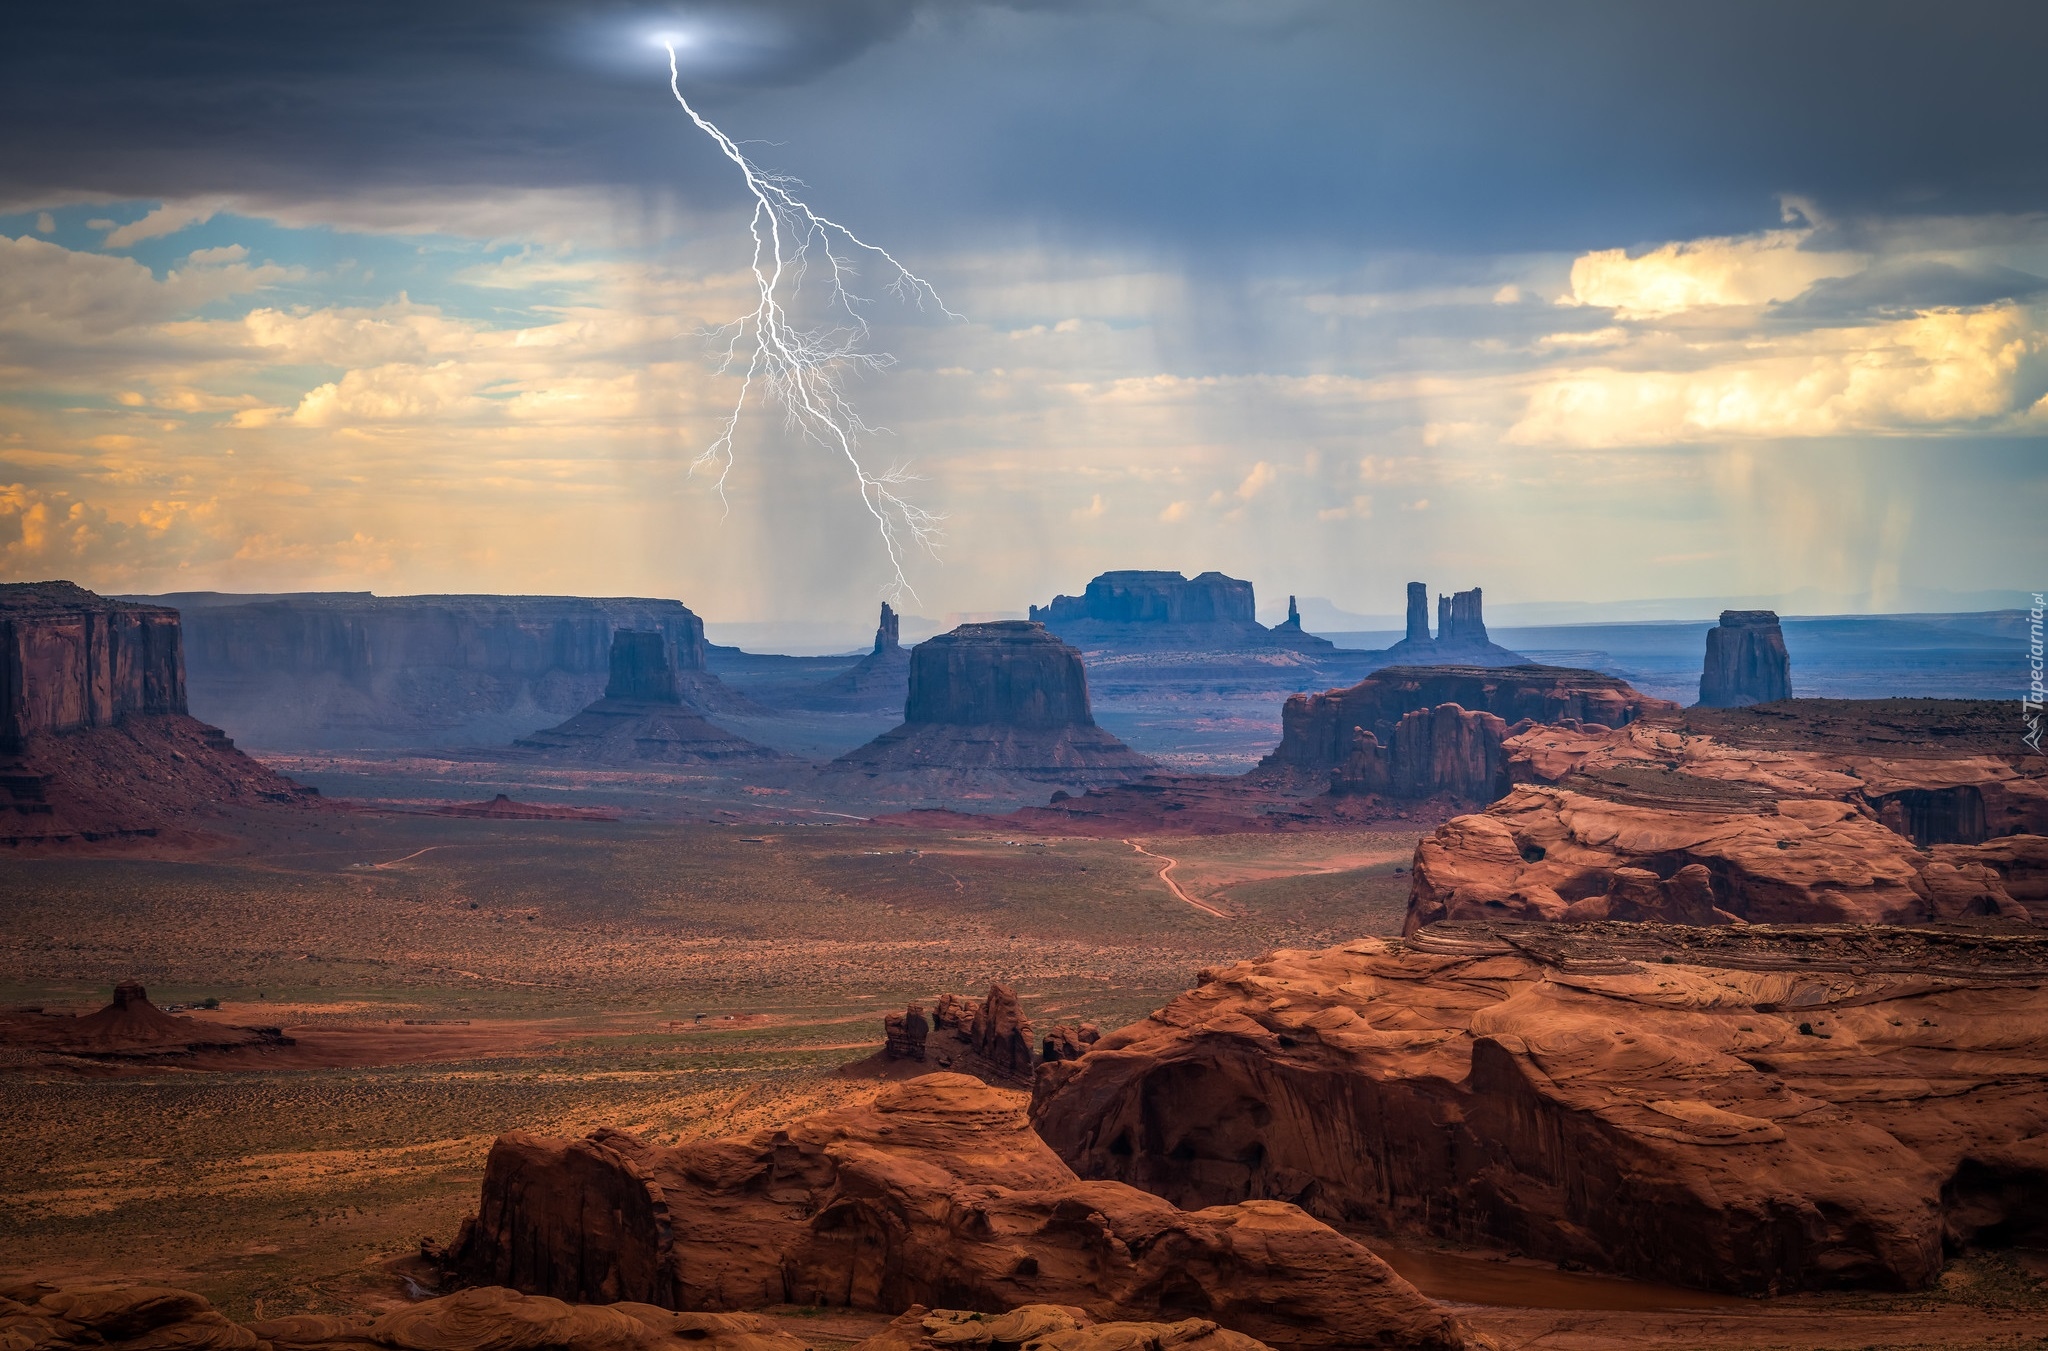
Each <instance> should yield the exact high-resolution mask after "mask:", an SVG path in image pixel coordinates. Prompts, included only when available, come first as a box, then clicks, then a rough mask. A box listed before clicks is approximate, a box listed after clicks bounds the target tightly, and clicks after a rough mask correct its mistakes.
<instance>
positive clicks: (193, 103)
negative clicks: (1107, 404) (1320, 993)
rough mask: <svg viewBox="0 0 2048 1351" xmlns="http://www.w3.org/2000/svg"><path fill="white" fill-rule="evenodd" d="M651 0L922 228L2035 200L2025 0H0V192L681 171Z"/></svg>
mask: <svg viewBox="0 0 2048 1351" xmlns="http://www.w3.org/2000/svg"><path fill="white" fill-rule="evenodd" d="M671 22H674V23H695V24H702V25H704V26H705V27H706V28H707V29H708V30H716V31H718V32H720V33H722V34H723V36H722V37H721V38H720V40H719V43H720V45H718V47H717V50H716V51H712V52H709V53H708V63H707V64H705V65H703V66H701V67H700V68H699V69H698V70H697V71H695V72H693V75H692V87H693V89H695V90H698V91H701V95H702V98H703V100H704V101H705V103H706V104H707V105H708V106H709V107H710V108H711V110H712V112H713V115H715V116H722V115H725V114H730V115H731V116H732V118H733V120H735V121H736V122H739V123H743V124H744V129H743V131H741V132H737V133H736V134H746V135H751V136H759V137H765V138H770V139H775V140H784V141H787V142H788V146H787V149H786V150H778V151H777V152H776V154H777V156H778V158H787V159H788V160H789V161H792V162H791V163H790V165H789V167H790V168H792V169H793V170H795V171H797V172H801V173H804V174H805V175H806V176H807V177H810V178H812V179H813V180H814V181H819V182H820V183H822V184H826V185H829V186H831V187H832V188H833V190H834V191H835V193H838V194H841V195H835V196H834V197H833V198H832V200H835V201H839V202H846V201H848V200H855V201H858V202H859V203H860V205H861V206H862V207H863V208H864V209H865V210H866V211H867V213H868V214H866V215H864V216H863V217H862V218H863V219H865V220H870V221H889V222H892V223H894V224H896V225H900V226H904V227H906V228H923V229H928V230H930V231H932V232H933V234H942V233H944V232H945V231H946V230H947V229H948V228H950V227H951V226H953V225H956V224H958V223H960V222H962V221H963V220H964V221H970V222H972V221H980V222H987V221H1003V222H1022V223H1025V224H1027V225H1036V226H1043V227H1045V228H1049V229H1054V230H1063V229H1071V230H1077V231H1081V232H1084V233H1088V234H1104V233H1107V234H1112V235H1116V236H1119V237H1126V238H1132V239H1145V240H1153V241H1157V242H1159V243H1161V244H1163V245H1167V246H1173V247H1179V246H1189V247H1197V248H1203V247H1208V248H1214V247H1218V246H1222V247H1227V248H1239V247H1247V246H1248V247H1257V246H1259V245H1261V244H1264V243H1272V244H1278V245H1298V244H1301V243H1303V242H1306V241H1321V242H1327V243H1329V244H1331V245H1333V246H1356V245H1362V244H1383V245H1386V244H1391V245H1402V246H1409V247H1423V248H1432V249H1446V248H1448V249H1461V248H1576V247H1580V246H1583V245H1584V244H1585V243H1587V242H1588V241H1591V240H1601V241H1615V240H1619V241H1623V242H1626V241H1633V240H1649V239H1654V238H1669V237H1679V236H1686V235H1697V234H1703V233H1713V232H1720V231H1733V230H1741V229H1749V228H1754V227H1755V226H1756V225H1757V224H1758V223H1760V221H1761V220H1763V219H1767V216H1768V212H1769V210H1770V203H1771V201H1772V199H1773V197H1774V195H1775V194H1778V193H1787V192H1789V193H1799V194H1804V195H1807V196H1810V197H1812V198H1815V199H1816V200H1818V201H1820V202H1822V203H1823V204H1824V205H1825V206H1826V207H1827V208H1828V209H1829V210H1831V211H1833V212H1837V213H1845V214H1847V213H1856V212H1871V213H1892V214H1895V213H1918V212H1941V213H1948V214H1967V213H1977V212H1986V211H2023V210H2033V209H2038V208H2039V207H2040V206H2041V204H2042V203H2043V202H2044V201H2048V137H2043V136H2041V135H2040V110H2039V98H2038V88H2039V72H2040V69H2041V65H2042V58H2043V56H2044V55H2048V6H2043V5H2040V4H2038V3H2033V2H2032V0H1997V2H1993V0H1955V2H1952V3H1947V4H1943V5H1928V4H1924V3H1919V2H1918V0H1913V2H1911V3H1900V2H1897V0H1893V2H1885V0H1805V2H1804V3H1791V4H1787V3H1784V2H1783V0H1723V2H1721V3H1716V4H1713V5H1691V6H1679V5H1659V4H1642V3H1639V0H1554V2H1553V3H1544V4H1537V3H1528V2H1527V0H1444V2H1442V3H1431V4H1414V3H1410V2H1409V0H1383V2H1381V3H1365V2H1362V0H1328V3H1315V2H1311V0H1297V2H1295V3H1289V2H1288V0H1263V2H1259V3H1254V2H1252V0H1245V2H1244V3H1230V2H1228V0H1174V3H1167V2H1166V0H1154V2H1152V3H1144V2H1141V0H1132V2H1131V3H1125V4H1088V5H1084V4H1030V3H1013V4H1007V5H983V4H976V3H972V2H971V0H947V2H945V3H937V2H934V0H925V2H924V3H920V0H782V2H781V3H754V4H727V5H722V6H721V5H700V6H688V5H680V4H671V5H667V6H662V5H624V4H621V5H616V6H604V5H598V6H592V5H573V6H572V5H566V4H550V3H540V0H523V2H520V3H510V4H508V3H503V0H497V2H495V3H481V2H480V0H410V2H409V3H394V2H392V0H374V2H372V3H349V4H345V5H344V4H297V5H293V4H278V3H275V0H265V2H264V3H249V2H248V0H229V2H228V3H207V4H195V3H189V2H188V3H135V2H133V0H130V2H129V3H116V4H111V5H93V6H84V5H74V4H60V3H47V4H43V5H40V6H30V5H26V4H24V5H17V6H16V7H15V9H14V11H13V17H11V18H10V23H9V31H8V34H7V41H6V43H5V44H4V54H0V116H4V117H5V118H6V119H7V122H6V125H7V126H8V128H9V134H8V136H7V138H6V140H5V142H4V145H0V191H4V192H5V194H6V195H7V196H9V197H12V198H14V199H15V200H23V199H26V198H29V197H33V196H36V195H37V194H47V193H50V192H54V191H59V190H92V191H101V192H109V193H115V194H120V195H156V196H171V195H182V194H196V193H204V192H215V191H245V192H246V191H265V192H290V191H295V190H297V191H307V192H316V191H317V192H319V193H322V194H331V193H332V192H333V191H334V190H335V189H336V188H337V187H349V186H358V185H360V186H363V187H386V186H408V185H505V186H555V185H578V184H617V185H625V186H655V185H660V186H672V185H674V184H676V183H678V182H681V183H683V184H685V185H688V184H689V183H691V182H693V181H708V180H699V179H698V177H697V176H698V175H701V174H705V173H709V172H713V171H716V170H717V168H718V166H717V165H716V164H715V163H712V162H710V161H708V160H707V159H706V158H705V157H703V156H702V155H701V154H699V153H698V152H700V151H701V150H702V149H703V147H701V146H696V145H688V146H687V148H679V147H684V146H686V144H687V138H682V137H678V136H677V135H676V129H675V128H674V126H673V125H672V124H670V123H667V122H664V121H662V120H661V118H660V117H659V116H658V115H657V114H656V113H655V111H654V110H655V108H656V106H657V105H658V102H659V99H660V97H661V94H660V73H659V71H658V69H657V66H656V64H655V62H654V61H652V60H639V61H637V63H636V61H635V51H636V49H635V48H634V43H635V41H636V38H635V34H636V33H641V34H644V33H645V32H646V31H648V30H651V29H655V28H659V27H662V26H664V25H665V24H668V23H671ZM637 50H638V51H645V50H646V49H645V48H644V47H641V48H638V49H637ZM647 55H648V56H650V57H652V56H654V55H656V54H654V53H651V52H649V53H647ZM918 204H922V205H918ZM935 204H936V205H937V206H938V208H939V209H940V210H941V211H942V212H943V213H944V217H943V218H942V219H938V220H935V219H934V218H933V217H932V216H931V215H929V214H928V213H929V212H930V210H931V209H932V207H933V206H934V205H935ZM932 237H933V235H927V238H928V239H929V238H932Z"/></svg>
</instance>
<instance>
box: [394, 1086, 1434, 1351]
mask: <svg viewBox="0 0 2048 1351" xmlns="http://www.w3.org/2000/svg"><path fill="white" fill-rule="evenodd" d="M1078 1063H1082V1064H1085V1063H1087V1061H1086V1058H1084V1059H1083V1060H1082V1061H1081V1062H1078ZM452 1257H453V1260H454V1263H455V1266H456V1269H457V1271H458V1272H459V1273H460V1274H461V1276H462V1277H463V1278H464V1279H465V1280H466V1281H470V1282H476V1283H481V1284H500V1285H509V1286H512V1287H514V1288H516V1289H520V1290H525V1291H530V1292H533V1293H536V1294H547V1295H552V1296H555V1297H556V1298H558V1299H579V1298H603V1299H628V1300H633V1301H637V1302H643V1303H653V1304H659V1305H663V1306H666V1307H669V1308H675V1309H691V1310H695V1309H711V1310H719V1309H734V1308H737V1309H751V1308H760V1307H764V1306H767V1305H773V1304H790V1303H795V1304H808V1305H825V1306H836V1307H841V1308H852V1309H866V1310H875V1311H879V1312H882V1313H885V1314H892V1313H896V1312H898V1311H900V1310H902V1309H904V1308H905V1307H907V1306H909V1305H912V1304H926V1305H935V1304H942V1303H946V1302H954V1303H958V1304H963V1305H965V1306H967V1307H969V1308H973V1309H983V1310H993V1309H1008V1308H1011V1307H1013V1306H1016V1305H1019V1304H1024V1303H1028V1302H1033V1301H1041V1302H1048V1303H1057V1304H1062V1305H1077V1306H1082V1307H1084V1308H1086V1309H1088V1310H1090V1311H1092V1312H1094V1313H1096V1314H1100V1315H1103V1316H1113V1317H1119V1318H1122V1317H1139V1316H1143V1317H1152V1316H1154V1315H1158V1316H1162V1317H1173V1318H1179V1317H1182V1316H1185V1315H1186V1314H1187V1313H1188V1312H1189V1311H1190V1310H1200V1311H1201V1312H1202V1315H1203V1317H1204V1318H1206V1319H1208V1320H1210V1321H1211V1322H1212V1323H1214V1324H1221V1325H1222V1326H1224V1327H1227V1328H1231V1329H1234V1330H1237V1331H1240V1332H1243V1333H1245V1334H1246V1335H1248V1336H1253V1337H1260V1338H1268V1339H1270V1340H1271V1342H1272V1343H1273V1344H1274V1345H1276V1346H1283V1347H1288V1348H1291V1349H1292V1351H1365V1349H1366V1348H1393V1347H1405V1348H1412V1351H1453V1348H1457V1347H1461V1346H1464V1345H1466V1340H1465V1338H1464V1336H1463V1334H1462V1332H1461V1331H1460V1330H1459V1328H1458V1326H1457V1324H1456V1323H1454V1322H1453V1321H1452V1319H1451V1318H1450V1316H1449V1315H1447V1314H1445V1313H1444V1312H1443V1311H1442V1310H1440V1309H1438V1308H1437V1307H1436V1306H1435V1305H1433V1304H1431V1303H1430V1302H1429V1301H1428V1300H1426V1299H1424V1298H1423V1297H1422V1296H1421V1295H1420V1294H1418V1293H1417V1292H1416V1291H1415V1289H1414V1288H1413V1287H1412V1286H1410V1285H1409V1284H1408V1283H1407V1282H1406V1281H1403V1280H1402V1279H1401V1278H1400V1277H1398V1276H1396V1275H1395V1274H1394V1273H1393V1271H1392V1270H1391V1269H1389V1268H1388V1267H1387V1266H1386V1265H1385V1263H1383V1262H1381V1261H1380V1259H1378V1258H1377V1257H1375V1256H1373V1254H1372V1253H1371V1252H1370V1251H1369V1250H1367V1249H1366V1248H1364V1247H1363V1246H1361V1245H1359V1244H1358V1243H1356V1242H1354V1241H1353V1240H1351V1239H1349V1238H1346V1237H1344V1236H1343V1235H1341V1234H1338V1233H1337V1232H1336V1231H1335V1230H1333V1229H1330V1228H1329V1227H1328V1226H1326V1225H1323V1224H1320V1223H1318V1222H1317V1221H1315V1220H1312V1219H1310V1218H1309V1217H1308V1216H1307V1215H1305V1214H1303V1213H1302V1212H1301V1211H1299V1210H1297V1209H1295V1208H1294V1207H1293V1206H1286V1205H1258V1204H1254V1205H1250V1206H1230V1207H1216V1208H1213V1209H1205V1210H1202V1211H1200V1212H1199V1213H1195V1214H1186V1213H1182V1212H1180V1211H1178V1210H1175V1209H1174V1208H1173V1207H1172V1206H1170V1205H1168V1204H1167V1203H1166V1202H1164V1201H1161V1200H1160V1199H1159V1198H1157V1197H1156V1196H1151V1195H1148V1194H1146V1193H1145V1192H1142V1191H1139V1190H1137V1189H1136V1188H1133V1187H1127V1186H1121V1185H1118V1184H1115V1183H1107V1184H1105V1183H1099V1182H1096V1183H1090V1182H1083V1181H1081V1180H1080V1179H1079V1178H1077V1177H1075V1176H1074V1174H1073V1172H1072V1170H1071V1169H1069V1168H1068V1167H1067V1166H1066V1165H1065V1164H1064V1163H1062V1162H1061V1161H1060V1160H1059V1158H1058V1157H1057V1156H1055V1155H1054V1154H1053V1152H1052V1151H1051V1150H1050V1149H1049V1148H1047V1147H1046V1144H1045V1142H1044V1141H1043V1140H1041V1139H1039V1138H1038V1136H1037V1135H1035V1134H1034V1133H1033V1132H1032V1130H1031V1125H1030V1123H1029V1121H1028V1120H1027V1119H1026V1118H1025V1115H1024V1111H1023V1107H1022V1105H1021V1103H1020V1102H1019V1101H1018V1095H1016V1094H1012V1093H1004V1092H1001V1091H999V1090H996V1089H992V1088H989V1087H987V1086H986V1085H984V1084H981V1083H979V1082H977V1081H976V1080H974V1079H971V1078H968V1077H967V1076H965V1075H960V1074H927V1075H921V1076H919V1077H917V1078H915V1079H910V1080H907V1081H905V1082H902V1083H895V1084H890V1085H888V1086H886V1087H884V1088H883V1089H882V1090H881V1091H880V1092H879V1093H877V1094H876V1095H875V1096H874V1098H873V1099H872V1100H871V1101H870V1102H867V1103H864V1104H862V1105H860V1106H855V1107H848V1108H841V1109H838V1110H836V1111H830V1112H823V1113H819V1114H818V1115H815V1116H811V1117H805V1118H800V1119H798V1120H794V1121H786V1122H784V1123H782V1124H780V1125H779V1126H777V1127H776V1128H774V1129H770V1130H763V1131H761V1132H759V1133H757V1134H755V1135H753V1136H750V1137H731V1138H727V1139H697V1140H686V1141H684V1142H682V1143H681V1144H678V1145H673V1146H665V1145H657V1144H653V1143H650V1142H648V1141H646V1140H644V1139H642V1138H641V1137H639V1136H636V1135H632V1134H629V1133H627V1132H624V1131H616V1130H600V1131H598V1132H596V1133H595V1134H593V1135H591V1136H589V1137H588V1138H587V1139H583V1140H570V1139H563V1138H559V1137H549V1136H543V1135H536V1134H529V1133H527V1132H524V1131H515V1132H513V1133H511V1134H508V1135H504V1136H500V1137H499V1139H498V1141H497V1143H496V1144H494V1145H493V1146H492V1147H491V1153H490V1158H489V1160H488V1162H487V1163H486V1164H485V1166H484V1180H483V1189H482V1195H481V1198H480V1201H479V1204H478V1206H477V1212H476V1217H475V1218H474V1219H473V1220H471V1221H469V1222H467V1223H465V1224H464V1226H463V1230H462V1234H461V1236H460V1237H459V1239H458V1240H457V1242H456V1244H455V1247H454V1250H453V1252H452ZM997 1326H1000V1325H997ZM969 1330H970V1331H976V1330H978V1327H977V1328H970V1329H969ZM408 1344H410V1345H421V1346H425V1345H451V1344H452V1343H445V1342H435V1343H429V1342H425V1341H421V1342H416V1343H408ZM510 1344H511V1343H510V1342H509V1341H506V1342H493V1343H490V1345H510ZM522 1344H524V1345H528V1346H538V1345H541V1343H540V1342H539V1341H538V1339H529V1340H527V1341H525V1342H524V1343H522ZM549 1344H550V1345H562V1344H561V1343H549ZM954 1344H956V1345H965V1346H976V1345H979V1346H982V1347H988V1346H989V1345H990V1342H989V1341H988V1339H987V1333H986V1332H982V1333H981V1340H980V1341H978V1342H976V1341H969V1340H967V1339H965V1338H961V1339H959V1340H958V1341H957V1342H955V1343H954ZM1037 1344H1038V1345H1042V1346H1045V1347H1056V1346H1062V1345H1071V1344H1072V1343H1063V1342H1060V1341H1058V1340H1053V1339H1048V1340H1047V1341H1045V1342H1042V1343H1037ZM1103 1344H1104V1345H1117V1346H1129V1347H1144V1346H1157V1345H1158V1342H1157V1341H1147V1340H1145V1339H1142V1338H1141V1339H1133V1340H1121V1339H1120V1340H1117V1341H1115V1342H1105V1343H1103ZM589 1345H593V1346H594V1345H595V1343H590V1344H589ZM608 1345H614V1346H623V1345H624V1343H623V1342H613V1343H608Z"/></svg>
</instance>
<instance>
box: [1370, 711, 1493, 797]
mask: <svg viewBox="0 0 2048 1351" xmlns="http://www.w3.org/2000/svg"><path fill="white" fill-rule="evenodd" d="M1507 736H1508V725H1507V724H1506V723H1505V722H1503V721H1501V720H1500V719H1499V718H1497V717H1495V716H1494V715H1493V714H1491V713H1473V712H1468V711H1467V710H1465V709H1462V708H1460V707H1458V706H1457V705H1456V704H1438V705H1437V706H1436V707H1435V708H1433V709H1425V708H1418V709H1416V710H1415V711H1414V712H1413V713H1410V714H1408V715H1407V716H1406V717H1404V718H1402V719H1401V720H1400V721H1399V722H1397V723H1395V724H1394V730H1393V734H1392V735H1391V736H1390V737H1389V738H1388V740H1387V742H1386V743H1384V744H1382V743H1381V741H1380V739H1379V737H1378V736H1377V735H1375V734H1374V733H1372V732H1368V731H1366V730H1365V729H1364V728H1362V727H1360V728H1354V729H1353V730H1352V743H1351V753H1350V754H1349V755H1347V756H1345V757H1344V762H1343V763H1342V764H1340V765H1338V766H1337V768H1336V769H1335V770H1334V771H1332V772H1331V775H1330V791H1331V792H1333V793H1337V794H1340V795H1341V794H1347V793H1377V794H1381V795H1383V796H1386V797H1403V798H1407V797H1433V796H1435V795H1436V794H1438V793H1447V794H1449V795H1451V796H1453V797H1459V798H1466V799H1470V800H1474V801H1478V802H1491V801H1493V800H1494V799H1495V798H1498V797H1500V796H1501V795H1502V794H1504V793H1506V792H1507V791H1508V770H1507V755H1506V753H1505V752H1504V751H1503V750H1502V749H1501V745H1502V743H1503V742H1504V741H1505V740H1506V739H1507Z"/></svg>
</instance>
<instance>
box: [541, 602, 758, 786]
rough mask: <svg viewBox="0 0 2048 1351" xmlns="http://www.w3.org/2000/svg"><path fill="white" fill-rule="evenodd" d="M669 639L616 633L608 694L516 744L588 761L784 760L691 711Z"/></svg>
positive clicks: (653, 634)
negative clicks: (560, 722)
mask: <svg viewBox="0 0 2048 1351" xmlns="http://www.w3.org/2000/svg"><path fill="white" fill-rule="evenodd" d="M669 658H670V646H669V642H668V639H667V636H666V635H664V634H662V633H659V632H652V631H649V632H640V631H636V630H630V629H621V630H619V631H618V632H617V633H615V634H613V635H612V647H611V679H610V681H609V682H608V683H607V684H606V685H605V690H604V697H603V698H602V699H599V700H598V701H596V702H595V703H593V704H591V705H590V706H589V707H588V708H586V709H584V710H583V711H582V712H581V713H578V714H577V715H576V716H575V717H573V718H571V719H569V720H568V721H567V722H565V723H563V724H562V725H561V726H559V727H550V728H548V729H546V730H545V731H540V732H535V733H533V734H532V735H531V736H524V737H521V738H519V740H517V741H516V742H514V743H513V744H514V745H515V746H518V747H519V748H520V749H522V750H528V751H536V752H539V753H540V754H542V755H545V756H549V757H551V758H555V759H563V760H575V761H579V762H581V763H585V764H635V763H658V764H717V763H736V762H748V761H766V760H781V759H785V758H786V757H785V756H784V755H783V753H782V752H781V751H778V750H774V749H772V748H770V747H767V746H762V745H759V744H757V743H755V742H752V741H749V740H747V739H746V738H745V737H743V736H740V735H739V734H737V733H735V732H729V731H727V730H726V729H725V728H723V727H720V726H718V725H717V724H716V723H714V722H711V721H710V720H708V719H706V718H703V717H701V716H699V715H698V714H696V713H694V712H692V711H691V710H690V709H688V708H686V707H685V706H684V704H683V701H682V696H681V693H680V690H679V686H678V684H677V680H676V672H675V669H674V667H673V666H671V665H670V662H669Z"/></svg>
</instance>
